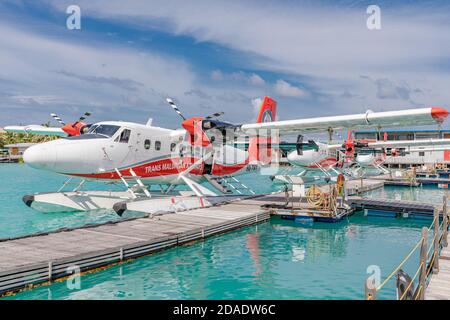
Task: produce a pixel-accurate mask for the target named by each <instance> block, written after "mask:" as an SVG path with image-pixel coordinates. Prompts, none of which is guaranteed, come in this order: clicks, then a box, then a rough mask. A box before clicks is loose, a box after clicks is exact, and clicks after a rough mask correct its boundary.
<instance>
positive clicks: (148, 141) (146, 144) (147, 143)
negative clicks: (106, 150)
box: [144, 139, 152, 150]
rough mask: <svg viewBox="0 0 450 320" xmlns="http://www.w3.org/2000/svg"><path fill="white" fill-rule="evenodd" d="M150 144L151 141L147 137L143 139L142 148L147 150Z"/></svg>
mask: <svg viewBox="0 0 450 320" xmlns="http://www.w3.org/2000/svg"><path fill="white" fill-rule="evenodd" d="M151 145H152V142H151V141H150V140H149V139H145V141H144V148H145V149H147V150H148V149H150V146H151Z"/></svg>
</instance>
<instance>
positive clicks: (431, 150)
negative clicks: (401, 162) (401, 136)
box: [407, 145, 450, 152]
mask: <svg viewBox="0 0 450 320" xmlns="http://www.w3.org/2000/svg"><path fill="white" fill-rule="evenodd" d="M446 150H450V145H447V146H439V147H423V148H419V147H417V148H411V149H408V150H407V151H409V152H421V151H422V152H425V151H427V152H433V151H446Z"/></svg>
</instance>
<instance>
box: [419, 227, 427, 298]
mask: <svg viewBox="0 0 450 320" xmlns="http://www.w3.org/2000/svg"><path fill="white" fill-rule="evenodd" d="M427 234H428V229H427V227H423V228H422V245H421V247H420V264H421V270H420V276H419V287H418V289H421V290H420V295H419V299H420V300H424V298H425V284H426V280H427V260H428V242H427Z"/></svg>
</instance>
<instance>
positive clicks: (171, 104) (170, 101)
mask: <svg viewBox="0 0 450 320" xmlns="http://www.w3.org/2000/svg"><path fill="white" fill-rule="evenodd" d="M166 101H167V102H168V103H169V104H170V106H171V107H172V109H173V110H175V112H176V113H178V115H179V116H180V117H181V118H183V120H186V118H185V117H184V116H183V114H182V113H181V112H180V110H179V109H178V107H177V105H176V104H175V102H173V100H172V99H170V98H166Z"/></svg>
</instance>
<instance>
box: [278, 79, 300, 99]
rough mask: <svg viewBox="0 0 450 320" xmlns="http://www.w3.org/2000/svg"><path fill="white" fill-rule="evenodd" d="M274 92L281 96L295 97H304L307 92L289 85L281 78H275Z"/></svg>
mask: <svg viewBox="0 0 450 320" xmlns="http://www.w3.org/2000/svg"><path fill="white" fill-rule="evenodd" d="M274 89H275V92H276V93H278V94H279V95H280V96H283V97H295V98H301V97H306V96H307V95H308V94H307V92H306V91H304V90H302V89H300V88H299V87H296V86H293V85H291V84H290V83H289V82H286V81H284V80H282V79H279V80H277V82H276V83H275V85H274Z"/></svg>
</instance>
